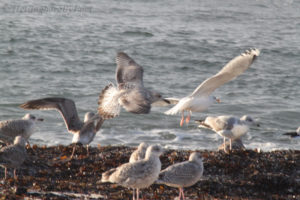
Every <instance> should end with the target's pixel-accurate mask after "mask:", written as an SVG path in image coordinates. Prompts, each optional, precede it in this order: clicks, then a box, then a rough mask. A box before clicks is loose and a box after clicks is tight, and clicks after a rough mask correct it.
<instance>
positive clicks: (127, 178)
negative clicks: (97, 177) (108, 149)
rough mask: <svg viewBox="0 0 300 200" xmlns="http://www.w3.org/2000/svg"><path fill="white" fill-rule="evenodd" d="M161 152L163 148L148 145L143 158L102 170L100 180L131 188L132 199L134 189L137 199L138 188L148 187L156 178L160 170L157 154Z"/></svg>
mask: <svg viewBox="0 0 300 200" xmlns="http://www.w3.org/2000/svg"><path fill="white" fill-rule="evenodd" d="M162 152H163V149H162V148H161V147H160V146H159V145H152V146H149V147H148V148H147V151H146V156H145V158H144V159H142V160H139V161H136V162H133V163H125V164H123V165H121V166H119V167H117V168H114V169H111V170H108V171H106V172H104V173H103V174H102V179H101V182H111V183H117V184H119V185H121V186H123V187H127V188H132V189H133V199H135V189H136V190H137V194H136V195H137V200H139V189H142V188H146V187H149V186H150V185H151V184H152V183H154V181H155V180H156V179H157V178H158V175H159V172H160V170H161V162H160V160H159V156H160V155H161V154H162Z"/></svg>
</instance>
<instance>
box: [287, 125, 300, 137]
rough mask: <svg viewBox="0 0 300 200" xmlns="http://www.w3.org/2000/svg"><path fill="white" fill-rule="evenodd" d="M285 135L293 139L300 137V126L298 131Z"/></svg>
mask: <svg viewBox="0 0 300 200" xmlns="http://www.w3.org/2000/svg"><path fill="white" fill-rule="evenodd" d="M283 135H289V136H291V137H300V126H299V127H298V129H297V130H296V131H292V132H287V133H284V134H283Z"/></svg>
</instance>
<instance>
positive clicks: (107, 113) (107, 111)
mask: <svg viewBox="0 0 300 200" xmlns="http://www.w3.org/2000/svg"><path fill="white" fill-rule="evenodd" d="M118 97H119V91H118V89H117V88H116V87H115V86H114V85H113V84H109V85H107V86H106V87H105V88H104V89H103V90H102V91H101V94H100V95H99V100H98V105H99V106H98V113H99V114H100V115H101V117H102V118H103V119H111V118H114V117H117V116H119V114H120V110H121V106H120V104H119V102H118Z"/></svg>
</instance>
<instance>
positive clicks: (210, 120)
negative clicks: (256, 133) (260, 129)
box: [198, 115, 259, 152]
mask: <svg viewBox="0 0 300 200" xmlns="http://www.w3.org/2000/svg"><path fill="white" fill-rule="evenodd" d="M198 123H199V124H200V126H203V127H205V128H209V129H211V130H213V131H215V132H216V133H217V134H218V135H220V136H222V137H223V138H224V144H223V145H224V151H225V152H226V141H225V140H226V138H229V148H230V150H231V149H232V141H233V140H236V139H239V138H240V137H242V136H243V135H245V134H246V133H247V132H248V131H249V126H251V125H254V124H255V125H257V126H259V124H258V123H256V122H255V121H254V120H253V119H252V117H250V116H248V115H244V116H243V117H241V118H240V119H238V118H236V117H233V116H227V115H222V116H217V117H210V116H209V117H206V118H205V120H204V121H200V120H199V121H198Z"/></svg>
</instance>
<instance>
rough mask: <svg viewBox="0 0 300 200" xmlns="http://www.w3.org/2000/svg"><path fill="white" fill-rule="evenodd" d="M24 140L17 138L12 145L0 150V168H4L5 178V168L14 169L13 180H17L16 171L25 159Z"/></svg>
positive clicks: (20, 137)
mask: <svg viewBox="0 0 300 200" xmlns="http://www.w3.org/2000/svg"><path fill="white" fill-rule="evenodd" d="M25 143H26V141H25V139H24V138H23V137H22V136H17V137H16V138H15V140H14V144H11V145H9V146H6V147H3V148H2V149H1V150H0V166H2V167H4V168H5V177H4V179H6V178H7V168H14V178H15V179H17V174H16V170H17V168H19V167H20V166H21V164H22V163H23V162H24V160H25V159H26V156H27V153H26V149H25Z"/></svg>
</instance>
